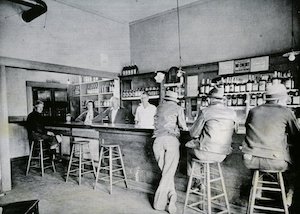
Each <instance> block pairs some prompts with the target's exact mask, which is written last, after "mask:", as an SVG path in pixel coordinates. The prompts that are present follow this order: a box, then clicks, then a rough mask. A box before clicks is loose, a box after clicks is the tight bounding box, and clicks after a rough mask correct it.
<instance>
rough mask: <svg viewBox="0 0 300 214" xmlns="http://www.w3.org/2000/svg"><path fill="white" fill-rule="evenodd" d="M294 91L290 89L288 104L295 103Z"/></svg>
mask: <svg viewBox="0 0 300 214" xmlns="http://www.w3.org/2000/svg"><path fill="white" fill-rule="evenodd" d="M293 101H294V93H293V92H292V91H289V92H288V99H287V102H286V104H287V105H293V104H294V102H293Z"/></svg>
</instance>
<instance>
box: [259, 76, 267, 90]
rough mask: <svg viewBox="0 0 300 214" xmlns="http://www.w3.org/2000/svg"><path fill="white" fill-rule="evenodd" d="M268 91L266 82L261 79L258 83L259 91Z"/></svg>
mask: <svg viewBox="0 0 300 214" xmlns="http://www.w3.org/2000/svg"><path fill="white" fill-rule="evenodd" d="M265 90H266V80H265V79H264V78H263V77H261V78H260V80H259V83H258V91H265Z"/></svg>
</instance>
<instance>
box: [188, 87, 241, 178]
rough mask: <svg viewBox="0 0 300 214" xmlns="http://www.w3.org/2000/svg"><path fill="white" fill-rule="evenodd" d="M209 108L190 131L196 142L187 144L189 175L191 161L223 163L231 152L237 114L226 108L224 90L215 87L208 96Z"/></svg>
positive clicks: (203, 111)
mask: <svg viewBox="0 0 300 214" xmlns="http://www.w3.org/2000/svg"><path fill="white" fill-rule="evenodd" d="M208 103H209V106H208V107H207V108H205V109H203V110H202V111H200V112H199V115H198V118H197V120H196V121H195V123H194V124H193V126H192V127H191V129H190V135H191V137H193V138H194V139H195V140H192V141H189V142H188V143H186V145H185V146H186V147H188V148H190V149H188V175H190V172H191V160H192V158H197V159H199V160H203V161H217V162H222V161H223V160H224V159H225V158H226V156H227V155H228V154H229V153H230V152H231V141H232V134H233V132H234V128H235V121H236V113H235V111H234V110H232V109H230V108H228V107H227V106H225V104H224V103H225V100H224V88H223V87H214V88H213V89H212V90H211V91H210V92H209V94H208Z"/></svg>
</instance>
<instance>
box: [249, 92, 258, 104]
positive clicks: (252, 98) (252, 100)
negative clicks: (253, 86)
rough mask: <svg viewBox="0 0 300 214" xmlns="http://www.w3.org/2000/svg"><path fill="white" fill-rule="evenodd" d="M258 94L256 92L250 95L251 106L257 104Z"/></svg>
mask: <svg viewBox="0 0 300 214" xmlns="http://www.w3.org/2000/svg"><path fill="white" fill-rule="evenodd" d="M256 103H257V102H256V95H255V94H251V96H250V103H249V105H250V106H256Z"/></svg>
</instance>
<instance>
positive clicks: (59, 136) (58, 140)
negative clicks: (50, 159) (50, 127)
mask: <svg viewBox="0 0 300 214" xmlns="http://www.w3.org/2000/svg"><path fill="white" fill-rule="evenodd" d="M55 138H56V140H57V142H58V143H61V142H62V135H55Z"/></svg>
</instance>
